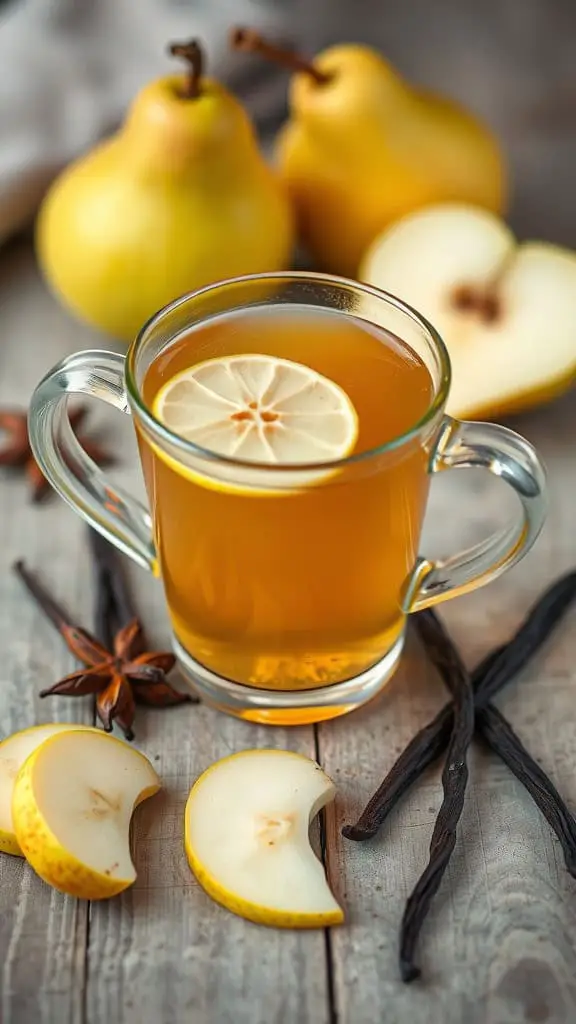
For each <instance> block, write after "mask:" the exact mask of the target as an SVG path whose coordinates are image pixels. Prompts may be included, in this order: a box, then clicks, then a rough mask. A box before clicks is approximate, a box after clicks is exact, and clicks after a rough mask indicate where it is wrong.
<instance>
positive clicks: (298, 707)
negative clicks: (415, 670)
mask: <svg viewBox="0 0 576 1024" xmlns="http://www.w3.org/2000/svg"><path fill="white" fill-rule="evenodd" d="M172 645H173V648H174V653H175V654H176V657H177V659H178V664H179V667H180V670H181V672H182V674H183V676H184V679H185V680H186V682H187V683H188V684H189V685H190V686H191V688H192V689H193V690H194V693H195V694H196V695H197V696H199V697H200V698H201V700H202V701H203V702H204V703H205V704H209V705H211V707H214V708H216V709H217V710H218V711H224V712H225V713H226V714H228V715H233V716H234V717H235V718H242V719H243V720H244V721H245V722H258V723H260V724H263V725H282V726H286V725H310V724H311V723H313V722H325V721H327V720H328V719H330V718H339V717H340V716H341V715H348V714H350V712H351V711H356V709H357V708H360V707H362V705H363V704H366V703H368V701H370V700H373V698H374V697H376V696H377V694H379V693H380V690H382V689H383V687H384V686H385V685H386V683H387V682H388V680H389V679H391V677H392V676H393V675H394V673H395V671H396V669H397V667H398V664H399V661H400V658H401V655H402V649H403V647H404V633H401V634H400V636H399V637H398V639H397V640H396V641H395V643H394V645H393V646H392V647H391V648H390V650H389V651H388V652H387V653H386V654H385V655H384V657H383V658H381V659H380V661H378V662H377V663H376V664H375V665H372V667H371V668H369V669H367V670H366V671H365V672H362V673H361V675H358V676H355V677H354V678H353V679H347V680H346V682H343V683H334V684H333V685H332V686H322V687H319V688H318V689H315V690H291V691H288V690H262V689H257V688H256V687H252V686H244V685H243V684H242V683H235V682H232V681H231V680H230V679H225V678H224V677H223V676H219V675H217V673H216V672H211V671H210V669H208V668H206V667H205V666H204V665H201V664H200V662H198V661H196V660H195V659H194V658H193V657H192V656H191V655H190V654H189V653H188V651H187V650H186V649H185V648H184V647H182V645H181V644H180V643H179V641H178V640H177V639H176V637H173V638H172Z"/></svg>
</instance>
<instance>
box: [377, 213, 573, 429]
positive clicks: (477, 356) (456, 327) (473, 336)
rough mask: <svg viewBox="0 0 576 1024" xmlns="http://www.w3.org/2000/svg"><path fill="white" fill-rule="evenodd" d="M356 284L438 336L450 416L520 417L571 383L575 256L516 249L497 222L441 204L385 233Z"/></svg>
mask: <svg viewBox="0 0 576 1024" xmlns="http://www.w3.org/2000/svg"><path fill="white" fill-rule="evenodd" d="M360 278H361V279H362V280H364V281H366V282H368V283H370V284H373V285H376V286H377V287H379V288H382V289H383V290H384V291H387V292H391V293H392V294H393V295H397V296H398V297H399V298H401V299H404V301H406V302H408V303H409V304H410V305H411V306H414V307H415V308H416V309H417V310H418V311H419V312H420V313H422V314H423V315H424V316H425V317H426V318H427V319H428V320H429V321H430V322H431V323H432V324H433V325H434V327H435V328H436V329H437V330H438V332H439V333H440V335H441V337H442V338H443V340H444V342H445V343H446V346H447V348H448V352H449V354H450V360H451V362H452V371H453V381H452V388H451V392H450V398H449V401H448V412H449V413H451V414H452V415H454V416H462V417H468V418H472V419H478V418H480V417H482V416H495V415H504V414H506V413H510V412H517V411H519V410H521V409H524V408H528V407H529V406H532V405H536V404H539V403H540V402H542V401H545V400H548V399H550V398H553V397H555V395H557V394H559V393H560V392H562V391H563V390H565V389H566V388H567V387H569V386H570V384H571V382H572V381H573V380H574V376H575V374H576V253H574V252H571V251H570V250H568V249H562V248H560V247H558V246H554V245H548V244H546V243H544V242H524V243H521V244H518V243H517V242H516V239H515V238H514V236H513V234H512V233H511V232H510V230H509V229H508V228H507V227H506V225H505V224H504V223H503V222H502V221H501V220H499V218H498V217H496V216H494V214H491V213H489V212H487V211H486V210H481V209H479V208H477V207H473V206H467V205H464V204H457V203H450V204H441V205H437V206H430V207H427V208H426V209H424V210H421V211H419V212H417V213H413V214H410V215H409V216H407V217H404V218H403V219H402V220H400V221H398V222H397V223H396V224H394V225H393V226H392V227H390V228H388V229H387V230H386V231H385V232H384V233H383V234H381V235H380V236H379V237H378V238H377V239H376V241H375V242H374V243H373V244H372V245H371V247H370V249H369V250H368V252H367V254H366V256H365V258H364V261H363V263H362V267H361V271H360Z"/></svg>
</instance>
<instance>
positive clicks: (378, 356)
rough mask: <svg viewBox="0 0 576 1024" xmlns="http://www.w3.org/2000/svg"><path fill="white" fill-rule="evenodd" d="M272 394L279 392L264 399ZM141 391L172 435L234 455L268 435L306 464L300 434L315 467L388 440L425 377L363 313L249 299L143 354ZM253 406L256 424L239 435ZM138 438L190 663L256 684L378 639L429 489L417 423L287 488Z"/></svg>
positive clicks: (412, 415) (319, 665)
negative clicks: (241, 479)
mask: <svg viewBox="0 0 576 1024" xmlns="http://www.w3.org/2000/svg"><path fill="white" fill-rule="evenodd" d="M238 356H247V357H248V358H247V359H246V360H244V361H242V360H238V359H235V357H238ZM257 356H259V357H271V358H270V359H268V360H267V361H266V360H262V359H260V360H257V359H255V357H257ZM216 360H217V361H218V364H217V363H216V362H215V361H216ZM208 361H212V362H211V363H208ZM220 361H221V363H220ZM286 361H288V363H287V362H286ZM294 363H295V364H298V365H297V366H296V368H294V367H291V365H290V364H294ZM203 364H207V365H206V366H204V365H203ZM195 367H197V370H194V368H195ZM253 367H256V368H257V370H258V374H260V377H259V378H258V381H257V382H256V383H257V385H258V386H260V385H261V383H262V380H261V377H262V373H264V370H263V369H262V368H263V367H264V368H265V371H266V373H267V374H268V377H267V379H266V382H265V387H264V390H266V387H267V388H268V391H267V393H266V394H263V395H262V396H261V397H262V402H261V407H260V405H259V401H258V400H255V399H254V393H255V387H256V385H255V384H254V380H252V379H251V374H253ZM186 371H192V373H191V374H187V373H186ZM254 372H256V371H255V370H254ZM306 375H308V376H306ZM318 375H321V376H320V377H319V376H318ZM189 377H191V378H192V383H190V379H188V378H189ZM175 378H176V379H175ZM171 382H172V383H171ZM214 382H215V383H214ZM244 383H245V384H246V387H247V392H246V404H245V408H244V407H243V408H239V407H238V404H237V401H236V397H237V392H238V388H240V389H242V387H243V384H244ZM282 389H283V391H282ZM256 390H257V387H256ZM279 391H280V392H282V394H281V398H282V401H280V402H279V403H278V406H276V405H274V404H273V403H272V404H270V403H269V402H267V398H268V397H269V396H270V394H271V393H272V392H274V393H275V395H276V397H277V394H278V392H279ZM143 392H144V398H145V400H146V403H147V405H148V406H149V408H151V409H152V410H153V411H154V412H155V415H157V416H158V418H160V419H163V420H164V422H165V423H166V425H168V426H170V428H171V429H172V430H174V431H175V432H180V430H181V433H182V436H183V437H185V438H186V439H188V440H195V441H196V443H198V444H201V445H202V446H203V447H205V448H211V447H213V450H215V451H216V452H220V453H225V454H226V455H227V456H228V457H229V458H233V457H234V458H237V459H238V458H241V459H245V460H246V459H247V460H248V461H254V460H256V461H259V459H258V457H257V456H259V457H260V459H261V458H262V450H261V446H262V445H264V446H267V445H269V444H272V446H273V447H274V446H276V448H275V456H274V458H275V459H276V460H277V462H278V464H279V467H280V469H281V468H282V463H283V462H302V461H303V459H304V455H303V451H302V446H303V445H306V444H309V446H310V457H309V458H305V461H306V462H307V463H309V464H310V463H315V464H317V465H318V464H320V463H322V462H330V461H334V455H333V453H334V451H337V450H340V453H341V455H342V457H344V456H345V457H348V456H350V455H360V454H361V453H363V452H369V451H373V450H374V449H377V448H378V447H379V446H380V445H383V444H385V443H386V442H389V441H392V440H394V439H395V438H400V437H401V436H402V435H403V434H405V433H406V432H407V431H409V430H410V429H411V428H412V427H415V426H416V424H417V423H418V422H419V421H420V420H421V419H422V418H423V417H424V416H425V414H426V412H427V410H428V409H429V407H430V403H431V400H432V397H433V383H432V379H431V376H430V373H429V371H428V369H427V368H426V366H425V365H424V362H423V361H422V360H421V359H420V357H419V356H418V355H417V354H416V353H415V352H414V351H413V350H412V349H411V348H409V347H408V346H407V345H405V344H404V343H403V342H402V341H400V340H399V339H398V338H396V337H394V336H392V335H390V334H388V333H386V332H385V331H383V330H382V329H380V328H377V327H373V326H372V325H370V324H369V323H367V322H365V321H363V320H360V319H356V318H355V317H353V316H344V315H341V314H338V313H337V312H333V311H329V310H322V309H317V310H314V309H312V310H311V309H310V308H304V307H298V306H292V307H290V309H289V310H288V309H287V308H286V306H283V307H280V306H277V307H275V306H268V307H267V306H261V307H256V308H254V307H253V308H251V309H249V310H246V311H244V312H238V311H237V312H234V313H228V314H224V315H221V316H215V317H213V318H212V319H210V320H207V321H205V322H204V323H202V324H200V325H198V326H195V327H194V328H193V329H191V330H190V331H189V332H187V333H183V334H182V335H180V336H179V337H178V338H176V339H175V340H174V341H173V342H172V343H171V344H170V345H169V347H167V348H165V349H164V350H163V351H162V352H161V353H160V354H159V355H158V356H157V357H156V359H155V360H154V361H153V362H152V364H151V366H150V367H149V369H148V372H147V375H146V377H145V380H144V387H143ZM215 392H217V394H216V396H215ZM296 393H297V395H296ZM291 394H292V395H296V397H291ZM311 395H313V399H312V398H310V396H311ZM303 397H305V398H306V401H308V400H309V399H310V401H311V402H312V404H310V405H309V406H306V407H305V409H304V412H303V411H302V409H301V408H300V407H299V403H301V402H302V399H303ZM250 398H251V399H252V400H249V399H250ZM283 401H284V405H283V404H282V402H283ZM323 402H324V404H322V403H323ZM314 403H316V404H314ZM326 403H327V404H326ZM214 406H216V408H214ZM277 408H281V409H282V413H281V415H279V414H278V413H277V411H275V410H276V409H277ZM325 409H327V413H326V412H325V411H324V410H325ZM286 410H287V411H286ZM294 411H295V412H296V415H292V414H293V413H294ZM174 417H176V418H175V419H174ZM198 417H199V419H198ZM251 417H254V418H255V419H257V420H258V429H256V427H254V428H253V430H252V434H251V435H250V437H251V438H252V440H242V439H243V438H246V437H247V433H248V430H247V425H246V424H247V423H249V422H250V421H251ZM266 417H268V418H266ZM291 417H292V418H291ZM315 417H316V419H315ZM224 421H226V422H224ZM199 422H200V423H201V429H199V428H198V423H199ZM175 424H178V425H179V426H178V428H177V427H176V426H175ZM223 431H224V433H225V435H226V436H225V440H223V436H224V434H223V433H222V432H223ZM234 431H236V432H237V438H238V442H236V440H235V436H234V433H233V432H234ZM315 431H316V433H317V435H318V436H315ZM231 438H232V441H231ZM222 445H224V447H222ZM254 445H256V447H254ZM258 446H260V447H258ZM338 446H340V449H339V448H338ZM140 447H141V451H142V460H143V466H144V473H145V478H146V484H147V489H148V493H149V497H150V504H151V508H152V510H153V517H154V531H155V543H156V547H157V552H158V557H159V561H160V567H161V572H162V576H163V579H164V583H165V588H166V595H167V600H168V605H169V610H170V615H171V618H172V623H173V627H174V630H175V633H176V635H177V637H178V639H179V641H180V643H181V644H182V645H183V647H184V648H185V649H186V650H187V651H188V652H189V653H190V654H191V655H192V656H193V657H194V658H195V659H196V660H197V661H199V662H201V663H202V664H203V665H205V666H206V667H207V668H208V669H210V670H211V671H213V672H216V673H218V674H219V675H221V676H224V677H226V678H228V679H231V680H233V681H236V682H239V683H244V684H248V685H250V686H253V687H258V688H263V689H270V690H306V689H311V688H314V687H321V686H326V685H330V684H332V683H338V682H341V681H343V680H346V679H349V678H352V677H354V676H356V675H358V674H359V673H361V672H363V671H364V670H365V669H367V668H369V667H370V666H371V665H373V664H374V663H376V662H377V661H378V660H379V659H380V658H382V657H383V655H385V654H386V653H387V651H388V650H389V649H390V648H391V647H392V645H393V644H394V641H395V640H396V639H397V638H398V637H399V635H400V633H401V631H402V629H403V623H404V615H403V613H402V610H401V598H402V590H403V586H404V584H405V581H406V579H407V577H408V575H409V573H410V571H411V570H412V569H413V566H414V562H415V560H416V557H417V546H418V540H419V534H420V527H421V522H422V518H423V514H424V506H425V502H426V497H427V489H428V477H427V472H426V465H427V459H428V454H427V452H426V450H425V439H423V437H422V436H421V435H420V436H415V437H414V438H413V439H411V440H409V441H407V442H405V443H403V444H402V445H400V446H399V447H398V449H397V450H396V451H395V450H391V451H390V450H388V451H386V453H384V454H383V455H382V456H378V455H376V456H372V457H371V458H370V459H366V460H362V459H357V460H355V459H352V460H351V461H349V462H345V463H344V464H343V465H342V466H340V467H339V468H338V467H337V466H336V467H335V468H333V469H328V470H327V469H326V468H324V469H317V470H315V471H314V470H311V471H310V473H308V474H307V475H305V482H304V483H303V484H302V485H299V486H290V485H289V481H290V474H286V476H285V477H284V478H283V477H282V473H273V474H272V475H271V478H270V479H271V480H272V482H273V486H271V487H270V488H266V487H264V488H263V487H262V485H261V483H260V484H259V485H258V486H256V487H252V486H250V482H249V474H248V475H246V478H245V483H243V484H239V483H238V481H237V480H236V481H235V482H232V483H229V484H227V483H226V481H225V480H224V481H222V480H221V479H220V480H217V479H214V478H211V476H210V463H209V462H208V463H204V470H203V472H201V473H200V472H194V471H191V470H190V469H188V468H186V467H185V466H184V465H180V464H179V463H178V462H177V461H175V460H174V459H172V458H170V457H168V456H166V454H165V453H163V452H162V451H161V450H160V449H157V448H156V447H154V448H153V447H152V446H151V445H150V444H149V442H148V440H147V439H146V438H145V437H144V435H142V436H141V437H140ZM343 447H344V448H345V449H346V450H345V451H344V450H343ZM294 452H296V453H297V455H298V458H296V459H295V458H293V457H292V456H293V453H294ZM322 453H324V457H322ZM330 453H332V454H330ZM284 480H285V481H286V484H285V485H284V483H283V481H284ZM279 481H280V483H279Z"/></svg>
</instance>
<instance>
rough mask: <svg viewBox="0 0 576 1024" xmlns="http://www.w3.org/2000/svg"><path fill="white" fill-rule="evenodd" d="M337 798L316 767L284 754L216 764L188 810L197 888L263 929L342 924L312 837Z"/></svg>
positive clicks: (256, 754)
mask: <svg viewBox="0 0 576 1024" xmlns="http://www.w3.org/2000/svg"><path fill="white" fill-rule="evenodd" d="M335 792H336V791H335V787H334V784H333V783H332V781H331V780H330V779H329V778H328V776H327V775H326V774H325V773H324V772H323V771H322V769H321V768H320V766H319V765H318V764H316V763H315V762H314V761H311V760H310V759H309V758H308V757H303V756H302V755H301V754H294V753H292V752H290V751H287V750H245V751H243V752H241V753H239V754H232V755H231V756H230V757H225V758H223V759H222V760H221V761H217V762H216V763H215V764H213V765H212V766H211V767H210V768H208V769H207V771H205V772H204V774H203V775H201V776H200V778H199V779H198V780H197V782H196V783H195V784H194V786H193V787H192V790H191V791H190V796H189V797H188V803H187V804H186V812H185V844H186V853H187V855H188V860H189V863H190V867H191V868H192V871H193V872H194V874H195V875H196V878H197V879H198V881H199V882H200V885H202V886H203V888H204V889H205V890H206V892H207V893H208V894H209V896H211V897H212V898H213V899H214V900H216V901H217V902H218V903H221V904H222V905H223V906H225V907H227V908H228V910H231V911H232V912H233V913H235V914H238V915H239V916H240V917H246V918H248V920H250V921H255V922H256V923H258V924H266V925H273V926H276V927H277V928H323V927H326V926H328V925H334V924H340V923H341V922H342V921H343V919H344V914H343V911H342V908H341V907H340V906H339V905H338V903H337V902H336V900H335V899H334V896H333V895H332V893H331V891H330V889H329V887H328V883H327V881H326V876H325V874H324V869H323V867H322V864H321V863H320V861H319V860H318V858H317V857H316V855H315V854H314V852H313V850H312V847H311V845H310V839H309V835H308V832H309V826H310V822H311V821H312V819H313V818H314V817H315V816H316V815H317V814H318V812H319V811H320V810H321V808H322V807H324V806H325V805H326V804H327V803H329V802H330V801H331V800H333V799H334V796H335Z"/></svg>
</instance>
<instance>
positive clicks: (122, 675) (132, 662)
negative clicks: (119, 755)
mask: <svg viewBox="0 0 576 1024" xmlns="http://www.w3.org/2000/svg"><path fill="white" fill-rule="evenodd" d="M63 635H64V639H65V640H66V643H67V645H68V647H69V648H70V650H71V651H72V653H73V654H75V655H76V657H77V658H78V659H79V660H80V661H83V662H84V665H85V668H81V669H79V670H78V671H77V672H72V673H71V674H70V675H69V676H65V677H64V679H61V680H60V681H59V682H58V683H54V685H53V686H50V687H48V689H46V690H42V691H41V692H40V696H41V697H51V696H53V695H55V694H58V695H60V696H63V697H83V696H85V695H86V694H88V693H94V694H96V711H97V713H98V717H99V719H100V721H101V722H102V725H103V726H104V728H105V729H106V731H107V732H110V731H111V729H112V722H114V721H116V722H117V723H118V725H119V726H120V728H121V729H122V731H123V732H124V734H125V736H126V738H127V739H133V737H134V734H133V732H132V725H133V722H134V715H135V713H136V704H148V705H151V706H152V707H167V706H171V705H175V704H184V703H186V702H188V701H190V700H191V699H192V698H191V696H190V694H187V693H178V691H177V690H175V689H174V688H173V687H172V686H171V685H170V683H169V682H168V680H167V679H166V675H167V673H168V672H170V671H171V669H173V668H174V664H175V661H176V659H175V657H174V655H173V654H171V653H170V652H169V651H144V652H143V653H138V652H139V651H140V648H141V637H142V627H141V625H140V623H139V622H138V619H133V620H132V622H129V623H128V625H127V626H124V628H123V629H121V630H119V632H118V633H117V634H116V636H115V638H114V646H113V650H112V651H109V650H107V649H106V647H103V646H102V644H100V643H98V641H97V640H95V639H94V638H93V637H91V636H90V634H89V633H86V632H85V631H84V630H83V629H78V628H75V629H73V630H67V631H66V633H65V634H64V633H63Z"/></svg>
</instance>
